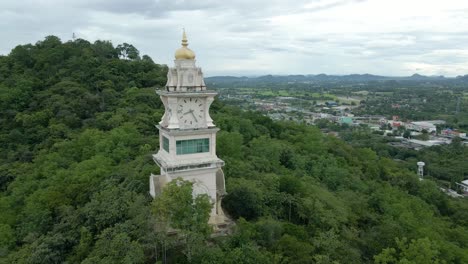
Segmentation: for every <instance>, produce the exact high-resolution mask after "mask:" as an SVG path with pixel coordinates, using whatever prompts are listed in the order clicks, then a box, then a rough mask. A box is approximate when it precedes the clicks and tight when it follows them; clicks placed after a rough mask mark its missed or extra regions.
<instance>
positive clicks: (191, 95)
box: [150, 31, 225, 224]
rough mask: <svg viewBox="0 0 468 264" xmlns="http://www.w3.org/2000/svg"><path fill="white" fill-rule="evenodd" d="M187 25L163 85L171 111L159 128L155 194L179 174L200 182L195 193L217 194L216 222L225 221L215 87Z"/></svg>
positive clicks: (213, 199) (213, 197) (212, 219)
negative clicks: (207, 80)
mask: <svg viewBox="0 0 468 264" xmlns="http://www.w3.org/2000/svg"><path fill="white" fill-rule="evenodd" d="M187 46H188V42H187V37H186V35H185V31H184V33H183V35H182V47H181V48H179V49H178V50H176V52H175V61H174V62H175V66H174V67H173V68H169V71H168V73H167V84H166V86H165V88H164V90H159V91H157V93H158V94H159V96H160V98H161V101H162V102H163V104H164V107H165V113H164V116H163V117H162V120H161V122H159V125H158V126H157V128H158V129H159V142H160V146H159V151H158V152H157V153H156V154H154V155H153V160H154V161H155V162H156V164H158V166H159V167H160V168H161V173H160V174H161V175H151V176H150V194H151V196H153V197H156V196H157V195H159V194H160V193H161V192H162V191H163V187H164V185H166V184H167V183H168V182H170V181H172V180H173V179H176V178H178V177H180V178H182V179H184V180H189V181H192V182H194V186H193V187H194V190H193V192H194V194H202V193H206V194H208V196H209V197H210V199H211V202H212V205H213V207H212V210H211V214H210V220H209V223H210V224H220V223H223V222H224V221H225V217H224V213H223V211H222V209H221V198H222V197H223V196H224V195H225V185H224V173H223V171H222V169H221V167H222V166H223V165H224V161H222V160H221V159H219V158H218V157H217V156H216V132H218V130H219V129H218V128H216V127H215V125H214V124H213V120H212V119H211V117H210V113H209V110H210V105H211V103H212V102H213V100H214V97H215V95H216V94H217V93H216V92H215V91H210V90H206V86H205V81H204V79H203V73H202V70H201V68H198V67H196V65H195V53H194V52H193V51H192V50H190V49H189V48H187Z"/></svg>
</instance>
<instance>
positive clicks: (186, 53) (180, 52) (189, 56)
mask: <svg viewBox="0 0 468 264" xmlns="http://www.w3.org/2000/svg"><path fill="white" fill-rule="evenodd" d="M187 46H188V41H187V35H186V34H185V29H184V31H183V33H182V47H181V48H179V49H177V50H176V52H175V58H176V60H193V59H195V52H193V51H192V50H191V49H189V48H187Z"/></svg>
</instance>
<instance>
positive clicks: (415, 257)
mask: <svg viewBox="0 0 468 264" xmlns="http://www.w3.org/2000/svg"><path fill="white" fill-rule="evenodd" d="M396 244H397V248H386V249H384V250H383V251H382V252H381V253H380V254H379V255H377V256H375V257H374V260H375V263H377V264H393V263H395V264H397V263H399V264H429V263H433V264H442V263H447V262H446V261H444V260H442V259H440V251H439V246H438V245H437V243H435V242H433V241H431V240H429V239H428V238H420V239H412V240H411V241H410V242H408V239H406V238H402V239H398V238H397V239H396Z"/></svg>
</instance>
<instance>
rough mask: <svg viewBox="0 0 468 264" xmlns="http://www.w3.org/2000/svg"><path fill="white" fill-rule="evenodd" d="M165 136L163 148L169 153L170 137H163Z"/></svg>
mask: <svg viewBox="0 0 468 264" xmlns="http://www.w3.org/2000/svg"><path fill="white" fill-rule="evenodd" d="M162 138H163V149H164V150H165V151H166V152H167V153H169V139H168V138H167V137H165V136H163V137H162Z"/></svg>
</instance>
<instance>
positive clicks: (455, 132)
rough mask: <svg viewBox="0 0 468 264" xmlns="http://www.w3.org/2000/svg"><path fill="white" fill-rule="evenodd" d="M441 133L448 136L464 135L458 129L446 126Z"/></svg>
mask: <svg viewBox="0 0 468 264" xmlns="http://www.w3.org/2000/svg"><path fill="white" fill-rule="evenodd" d="M441 134H442V135H444V136H448V137H466V133H462V132H460V131H458V130H455V129H451V128H446V129H444V130H442V131H441Z"/></svg>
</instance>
